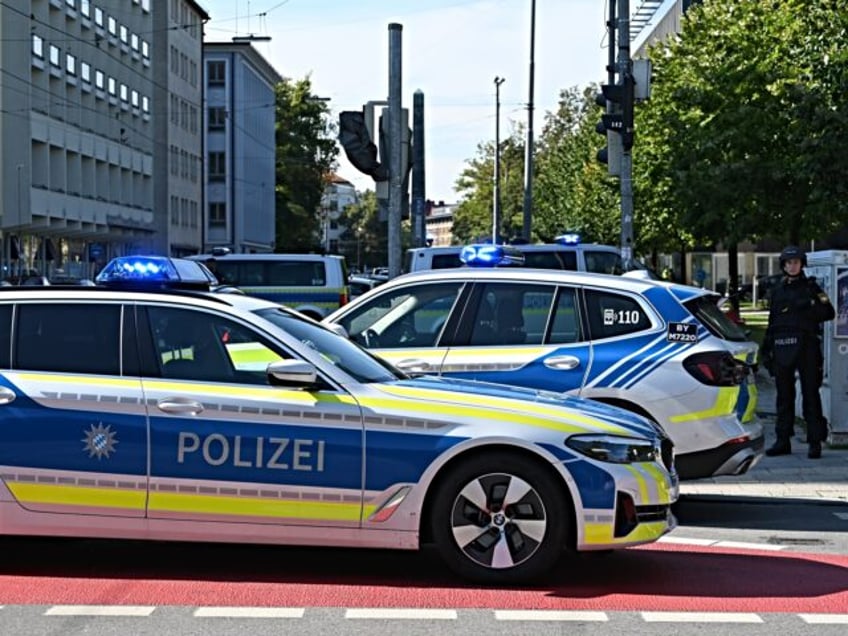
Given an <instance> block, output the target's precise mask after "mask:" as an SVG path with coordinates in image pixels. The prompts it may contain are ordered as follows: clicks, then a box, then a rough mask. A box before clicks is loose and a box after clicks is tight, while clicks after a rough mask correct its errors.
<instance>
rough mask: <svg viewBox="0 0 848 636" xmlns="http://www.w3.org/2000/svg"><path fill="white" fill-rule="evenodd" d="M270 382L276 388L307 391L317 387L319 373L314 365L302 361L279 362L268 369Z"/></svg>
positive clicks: (273, 363)
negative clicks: (282, 387) (284, 387)
mask: <svg viewBox="0 0 848 636" xmlns="http://www.w3.org/2000/svg"><path fill="white" fill-rule="evenodd" d="M266 373H267V374H268V380H269V382H270V383H271V384H272V385H274V386H287V387H293V388H301V389H307V388H312V387H314V386H315V382H316V380H317V378H318V372H317V370H316V369H315V367H314V366H313V365H311V364H310V363H308V362H303V361H301V360H279V361H277V362H272V363H270V364H269V365H268V367H267V369H266Z"/></svg>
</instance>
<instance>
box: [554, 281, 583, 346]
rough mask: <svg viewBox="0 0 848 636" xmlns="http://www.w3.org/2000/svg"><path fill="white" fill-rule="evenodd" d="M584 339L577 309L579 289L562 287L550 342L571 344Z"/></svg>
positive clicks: (555, 310)
mask: <svg viewBox="0 0 848 636" xmlns="http://www.w3.org/2000/svg"><path fill="white" fill-rule="evenodd" d="M583 340H584V337H583V329H582V327H581V325H580V314H579V313H578V311H577V290H576V289H574V288H572V287H562V288H560V291H559V296H558V298H557V304H556V308H555V309H554V320H553V325H552V327H551V335H550V338H549V340H548V342H549V343H550V344H570V343H572V342H582V341H583Z"/></svg>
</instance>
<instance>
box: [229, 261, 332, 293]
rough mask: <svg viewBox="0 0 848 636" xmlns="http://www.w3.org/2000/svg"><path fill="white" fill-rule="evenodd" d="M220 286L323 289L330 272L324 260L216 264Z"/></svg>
mask: <svg viewBox="0 0 848 636" xmlns="http://www.w3.org/2000/svg"><path fill="white" fill-rule="evenodd" d="M215 275H216V276H217V278H218V281H219V282H220V283H221V284H225V285H236V286H240V285H243V286H245V287H253V286H257V285H261V286H273V287H323V286H324V285H326V284H327V272H326V269H325V267H324V263H323V262H322V261H272V262H262V261H243V262H236V261H229V262H228V261H226V260H217V261H215Z"/></svg>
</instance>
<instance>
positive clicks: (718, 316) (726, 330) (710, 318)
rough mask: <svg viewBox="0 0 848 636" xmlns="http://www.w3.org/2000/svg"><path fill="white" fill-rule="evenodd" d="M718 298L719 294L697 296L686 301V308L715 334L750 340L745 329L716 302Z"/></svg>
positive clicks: (725, 337) (728, 338) (735, 339)
mask: <svg viewBox="0 0 848 636" xmlns="http://www.w3.org/2000/svg"><path fill="white" fill-rule="evenodd" d="M717 299H718V296H715V295H713V294H708V295H704V296H697V297H696V298H693V299H692V300H689V301H687V302H686V303H685V305H686V309H688V310H689V311H690V312H692V314H693V315H694V316H695V317H696V318H697V319H698V320H699V321H700V323H701V324H702V325H704V326H705V327H706V328H707V329H708V330H709V331H710V333H712V334H713V335H714V336H717V337H719V338H723V339H724V340H732V341H735V342H744V341H745V340H748V339H749V338H748V335H747V334H746V333H745V330H744V329H742V327H740V326H739V325H737V324H736V323H735V322H733V321H732V320H731V319H730V318H728V317H727V316H726V315H725V314H724V312H723V311H722V310H721V308H720V307H719V306H718V303H717V302H716V300H717Z"/></svg>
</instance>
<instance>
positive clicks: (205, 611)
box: [194, 607, 306, 618]
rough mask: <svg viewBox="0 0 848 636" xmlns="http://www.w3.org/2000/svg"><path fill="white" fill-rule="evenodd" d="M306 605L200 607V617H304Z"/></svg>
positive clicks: (196, 612) (195, 613)
mask: <svg viewBox="0 0 848 636" xmlns="http://www.w3.org/2000/svg"><path fill="white" fill-rule="evenodd" d="M305 611H306V608H304V607H198V608H197V609H196V610H195V611H194V615H195V616H196V617H198V618H303V613H304V612H305Z"/></svg>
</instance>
